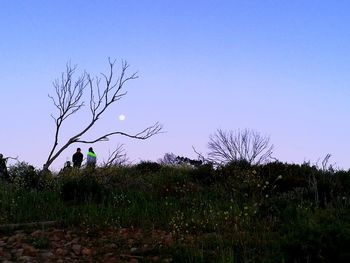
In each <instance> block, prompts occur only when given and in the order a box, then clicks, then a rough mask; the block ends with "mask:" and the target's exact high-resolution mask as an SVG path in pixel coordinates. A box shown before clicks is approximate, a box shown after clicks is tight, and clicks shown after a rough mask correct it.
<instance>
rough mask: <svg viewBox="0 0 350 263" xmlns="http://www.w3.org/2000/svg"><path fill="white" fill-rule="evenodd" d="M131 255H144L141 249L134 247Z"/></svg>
mask: <svg viewBox="0 0 350 263" xmlns="http://www.w3.org/2000/svg"><path fill="white" fill-rule="evenodd" d="M130 253H131V254H133V255H136V254H141V253H142V249H141V248H137V247H132V248H131V249H130Z"/></svg>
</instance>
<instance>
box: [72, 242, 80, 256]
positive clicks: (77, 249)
mask: <svg viewBox="0 0 350 263" xmlns="http://www.w3.org/2000/svg"><path fill="white" fill-rule="evenodd" d="M72 249H73V251H74V253H75V254H76V255H79V254H80V252H81V245H78V244H74V245H73V246H72Z"/></svg>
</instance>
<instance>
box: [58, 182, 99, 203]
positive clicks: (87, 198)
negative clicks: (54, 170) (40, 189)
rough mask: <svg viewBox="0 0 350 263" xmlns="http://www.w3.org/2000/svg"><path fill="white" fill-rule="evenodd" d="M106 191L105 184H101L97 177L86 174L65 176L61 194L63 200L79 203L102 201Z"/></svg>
mask: <svg viewBox="0 0 350 263" xmlns="http://www.w3.org/2000/svg"><path fill="white" fill-rule="evenodd" d="M104 193H105V188H104V186H102V185H101V184H99V183H98V181H97V180H96V178H95V177H93V176H91V175H84V176H81V177H71V178H69V177H68V178H65V179H64V182H63V183H62V186H61V193H60V194H61V198H62V200H63V201H65V202H69V203H73V204H79V203H85V202H97V203H100V202H101V201H102V199H103V194H104Z"/></svg>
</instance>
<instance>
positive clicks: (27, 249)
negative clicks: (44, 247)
mask: <svg viewBox="0 0 350 263" xmlns="http://www.w3.org/2000/svg"><path fill="white" fill-rule="evenodd" d="M36 254H37V250H36V249H35V248H34V247H33V246H30V245H28V244H23V255H24V256H30V257H35V256H36Z"/></svg>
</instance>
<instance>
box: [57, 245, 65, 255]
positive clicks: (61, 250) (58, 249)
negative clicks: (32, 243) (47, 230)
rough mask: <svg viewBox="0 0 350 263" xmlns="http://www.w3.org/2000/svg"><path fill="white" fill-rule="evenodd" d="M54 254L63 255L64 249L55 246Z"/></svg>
mask: <svg viewBox="0 0 350 263" xmlns="http://www.w3.org/2000/svg"><path fill="white" fill-rule="evenodd" d="M55 253H56V255H59V256H63V255H64V250H63V249H62V248H60V247H59V248H57V249H56V251H55Z"/></svg>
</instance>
